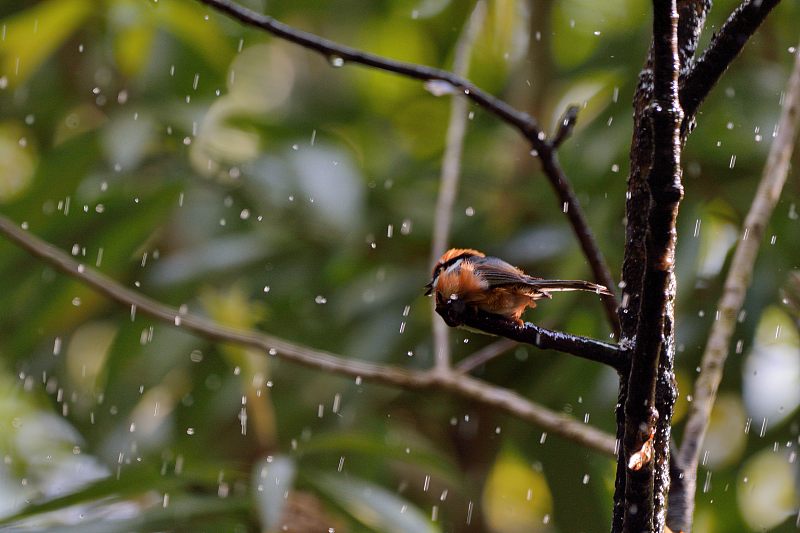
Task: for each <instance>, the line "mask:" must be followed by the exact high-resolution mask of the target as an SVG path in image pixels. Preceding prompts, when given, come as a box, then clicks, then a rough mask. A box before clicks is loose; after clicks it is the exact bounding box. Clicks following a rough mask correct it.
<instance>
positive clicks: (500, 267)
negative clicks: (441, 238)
mask: <svg viewBox="0 0 800 533" xmlns="http://www.w3.org/2000/svg"><path fill="white" fill-rule="evenodd" d="M470 263H472V267H473V270H474V272H475V274H476V275H478V277H480V278H481V279H482V280H484V281H485V282H486V283H487V284H488V285H489V287H500V286H507V285H528V283H529V281H530V280H531V279H533V278H531V277H530V276H527V275H525V274H524V273H523V272H522V271H521V270H519V269H518V268H516V267H513V266H511V265H510V264H508V263H506V262H505V261H503V260H502V259H498V258H496V257H481V258H479V259H471V260H470Z"/></svg>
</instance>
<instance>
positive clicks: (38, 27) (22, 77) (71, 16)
mask: <svg viewBox="0 0 800 533" xmlns="http://www.w3.org/2000/svg"><path fill="white" fill-rule="evenodd" d="M93 3H94V2H92V1H91V0H50V1H49V2H42V3H40V4H38V5H35V6H34V7H31V8H30V9H27V10H25V11H23V12H21V13H19V14H17V15H14V16H13V17H11V18H9V19H7V20H6V21H5V23H4V35H3V37H4V39H3V40H2V41H1V42H0V75H2V76H7V77H8V80H9V82H10V83H11V84H14V85H21V84H23V83H25V81H26V80H27V79H28V78H29V77H30V76H31V75H32V74H33V73H34V72H36V70H37V69H38V68H39V67H40V66H41V65H42V63H43V62H44V61H45V60H46V59H47V58H48V57H49V56H50V55H51V54H52V53H53V52H54V51H55V50H56V49H57V48H58V47H59V46H61V45H62V44H63V43H64V41H66V40H67V38H68V37H69V36H70V35H71V34H72V33H73V32H74V31H75V30H76V29H77V28H78V26H80V25H81V24H82V23H83V21H84V20H86V18H87V17H88V16H89V14H90V13H91V12H92V8H93Z"/></svg>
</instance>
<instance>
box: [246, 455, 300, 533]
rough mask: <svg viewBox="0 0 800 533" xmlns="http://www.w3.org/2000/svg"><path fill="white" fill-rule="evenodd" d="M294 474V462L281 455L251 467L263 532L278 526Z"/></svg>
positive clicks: (263, 460) (295, 471) (295, 469)
mask: <svg viewBox="0 0 800 533" xmlns="http://www.w3.org/2000/svg"><path fill="white" fill-rule="evenodd" d="M296 474H297V466H296V465H295V462H294V461H293V460H292V459H290V458H289V457H286V456H283V455H279V456H275V457H271V458H268V459H262V460H260V461H258V462H257V463H256V464H255V465H254V466H253V475H252V480H253V481H252V482H253V495H254V496H255V499H256V510H257V511H258V516H259V518H260V519H261V525H262V526H263V529H264V530H266V531H272V530H277V529H278V527H279V526H280V519H281V517H282V516H283V510H284V507H285V506H286V496H287V495H288V493H289V490H291V488H292V486H293V485H294V480H295V477H296Z"/></svg>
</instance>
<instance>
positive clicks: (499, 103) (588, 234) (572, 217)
mask: <svg viewBox="0 0 800 533" xmlns="http://www.w3.org/2000/svg"><path fill="white" fill-rule="evenodd" d="M197 1H198V2H200V3H203V4H205V5H207V6H209V7H212V8H214V9H216V10H218V11H220V12H222V13H225V14H226V15H228V16H230V17H232V18H234V19H236V20H238V21H240V22H242V23H243V24H246V25H249V26H254V27H256V28H260V29H262V30H264V31H266V32H268V33H271V34H272V35H275V36H276V37H280V38H282V39H285V40H287V41H290V42H293V43H295V44H298V45H300V46H302V47H304V48H307V49H309V50H313V51H315V52H318V53H320V54H322V55H323V56H325V57H326V58H328V60H329V61H335V63H336V64H337V65H338V64H342V65H343V64H345V63H348V62H350V63H355V64H360V65H364V66H367V67H372V68H377V69H380V70H384V71H386V72H394V73H396V74H400V75H402V76H406V77H408V78H412V79H417V80H423V81H434V80H438V81H443V82H447V83H449V84H450V85H452V86H453V87H455V88H456V89H458V90H459V91H460V92H462V93H463V94H464V96H465V97H466V98H469V99H470V100H472V101H473V102H475V103H476V104H478V105H480V106H481V107H483V108H484V109H486V110H487V111H489V112H490V113H492V114H494V115H495V116H497V117H498V118H500V119H501V120H503V121H504V122H506V123H507V124H509V125H510V126H512V127H514V128H516V129H517V130H518V131H519V132H520V133H521V134H522V136H523V137H525V139H527V141H528V142H529V143H530V144H531V146H532V147H533V149H534V150H536V152H537V154H538V156H539V159H540V160H541V162H542V167H543V170H544V173H545V175H546V176H547V177H548V179H549V180H550V183H551V185H552V186H553V188H554V189H555V190H556V192H557V194H558V197H559V200H560V201H561V202H562V203H565V204H566V205H567V215H568V219H569V221H570V223H571V224H572V228H573V231H574V232H575V234H576V235H577V236H578V240H579V242H580V244H581V248H582V249H583V253H584V255H585V256H586V259H587V260H588V261H589V265H590V266H591V268H592V273H593V274H594V278H595V280H596V281H597V282H598V283H600V284H602V285H605V286H606V287H608V288H609V289H611V290H613V287H615V286H616V284H615V283H614V281H613V278H612V277H611V273H610V270H609V268H608V265H607V264H606V261H605V259H604V257H603V254H602V252H601V251H600V248H599V247H598V246H597V242H596V240H595V238H594V235H593V234H592V231H591V229H590V228H589V225H588V223H587V222H586V217H585V215H584V214H583V212H582V210H581V207H580V205H579V204H578V201H577V197H576V196H575V193H574V191H573V190H572V186H571V185H570V183H569V181H568V179H567V177H566V175H565V174H564V171H563V170H562V169H561V167H560V165H559V163H558V160H557V158H556V156H555V149H556V147H555V146H554V145H553V143H552V141H550V140H548V138H547V135H546V134H545V133H544V131H543V130H542V129H541V127H540V126H539V124H538V123H537V122H536V120H535V119H534V118H533V117H531V116H530V115H529V114H528V113H525V112H522V111H519V110H517V109H515V108H514V107H513V106H511V105H509V104H508V103H506V102H504V101H503V100H501V99H499V98H496V97H494V96H492V95H491V94H489V93H487V92H485V91H484V90H482V89H480V88H479V87H477V86H476V85H475V84H474V83H472V82H471V81H469V80H468V79H465V78H463V77H461V76H457V75H456V74H453V73H452V72H448V71H445V70H441V69H437V68H433V67H428V66H424V65H416V64H413V63H407V62H404V61H396V60H394V59H388V58H385V57H381V56H378V55H375V54H371V53H369V52H364V51H361V50H358V49H356V48H352V47H349V46H345V45H342V44H339V43H336V42H333V41H330V40H328V39H323V38H322V37H319V36H317V35H314V34H312V33H308V32H304V31H301V30H298V29H296V28H293V27H291V26H288V25H287V24H284V23H282V22H279V21H277V20H275V19H274V18H272V17H269V16H266V15H262V14H260V13H256V12H255V11H252V10H250V9H247V8H245V7H243V6H240V5H238V4H236V3H235V2H232V1H230V0H197ZM561 140H562V141H563V139H561ZM604 303H605V306H606V314H607V315H608V318H609V322H610V323H611V325H612V329H613V330H614V332H615V333H618V331H619V328H618V326H617V316H616V309H617V308H618V307H619V305H618V302H617V301H616V298H615V297H613V296H606V297H604Z"/></svg>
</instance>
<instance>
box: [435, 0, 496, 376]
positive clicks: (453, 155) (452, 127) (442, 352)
mask: <svg viewBox="0 0 800 533" xmlns="http://www.w3.org/2000/svg"><path fill="white" fill-rule="evenodd" d="M485 18H486V2H484V1H483V0H479V1H478V2H477V3H476V4H475V8H474V9H473V10H472V14H471V15H470V17H469V19H468V20H467V23H466V25H465V27H464V30H463V31H462V33H461V36H460V37H459V39H458V42H456V48H455V58H454V60H453V73H454V74H455V75H456V76H465V75H466V73H467V70H468V69H469V60H470V56H471V55H472V46H473V45H474V44H475V40H476V39H477V37H478V33H479V31H480V29H481V26H483V21H484V19H485ZM466 132H467V100H465V99H463V98H453V99H452V101H451V103H450V123H449V124H448V126H447V141H446V145H445V151H444V157H443V159H442V175H441V178H440V183H441V185H440V187H439V197H438V198H437V199H436V211H435V213H434V222H433V239H432V242H431V264H435V263H436V261H437V260H438V259H439V257H441V255H442V254H443V253H444V251H445V249H446V248H447V243H448V241H449V240H450V226H451V224H452V220H453V205H454V204H455V201H456V192H457V190H458V181H459V177H460V175H461V153H462V151H463V148H464V135H465V134H466ZM433 300H435V298H434V299H433ZM431 313H432V315H433V346H434V354H435V361H436V368H437V370H439V371H440V372H447V371H449V370H450V343H449V337H448V329H447V325H446V324H445V323H444V322H442V321H441V320H439V318H438V317H437V316H436V310H435V305H434V304H432V305H431Z"/></svg>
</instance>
